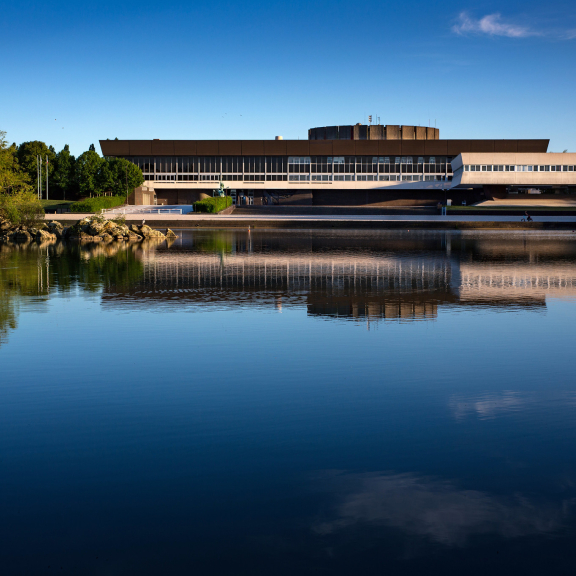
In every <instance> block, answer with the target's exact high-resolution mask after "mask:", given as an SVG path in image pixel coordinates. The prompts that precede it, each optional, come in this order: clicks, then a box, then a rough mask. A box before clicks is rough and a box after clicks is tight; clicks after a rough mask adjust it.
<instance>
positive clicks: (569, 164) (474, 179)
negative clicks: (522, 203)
mask: <svg viewBox="0 0 576 576" xmlns="http://www.w3.org/2000/svg"><path fill="white" fill-rule="evenodd" d="M451 164H452V171H453V176H452V182H451V185H450V190H451V191H452V190H454V191H455V190H471V191H474V190H481V191H483V192H484V193H485V194H488V195H489V196H490V197H496V198H503V197H505V196H506V195H508V194H529V195H541V194H555V195H559V194H576V154H566V153H563V154H558V153H546V154H544V153H540V154H530V153H528V154H526V153H510V152H508V153H488V154H486V153H462V154H459V155H458V156H457V157H456V158H454V160H452V162H451Z"/></svg>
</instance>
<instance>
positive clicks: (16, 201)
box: [0, 189, 44, 226]
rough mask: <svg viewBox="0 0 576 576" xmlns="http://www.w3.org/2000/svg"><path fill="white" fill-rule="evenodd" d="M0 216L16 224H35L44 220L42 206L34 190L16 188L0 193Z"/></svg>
mask: <svg viewBox="0 0 576 576" xmlns="http://www.w3.org/2000/svg"><path fill="white" fill-rule="evenodd" d="M0 217H2V218H4V219H6V220H8V221H9V222H11V223H12V224H14V225H16V226H17V225H19V224H23V225H25V226H36V225H38V224H40V223H42V222H43V221H44V208H43V207H42V203H41V202H40V200H39V199H38V196H37V195H36V192H33V191H32V190H30V189H28V190H17V191H13V192H12V193H10V194H0Z"/></svg>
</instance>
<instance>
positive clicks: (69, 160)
mask: <svg viewBox="0 0 576 576" xmlns="http://www.w3.org/2000/svg"><path fill="white" fill-rule="evenodd" d="M54 166H55V167H54V175H53V177H52V181H53V183H54V185H55V186H56V187H57V189H58V190H59V191H60V192H61V193H62V198H63V199H64V200H66V195H68V198H71V197H72V196H75V195H76V188H77V187H76V173H75V170H76V158H74V156H73V155H72V154H70V146H68V144H66V145H65V146H64V148H62V150H61V151H60V152H58V154H56V160H55V162H54Z"/></svg>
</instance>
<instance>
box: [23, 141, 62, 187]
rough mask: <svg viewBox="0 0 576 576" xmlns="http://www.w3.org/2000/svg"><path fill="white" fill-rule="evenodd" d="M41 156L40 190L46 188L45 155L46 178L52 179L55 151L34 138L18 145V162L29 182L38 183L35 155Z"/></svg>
mask: <svg viewBox="0 0 576 576" xmlns="http://www.w3.org/2000/svg"><path fill="white" fill-rule="evenodd" d="M37 156H41V157H42V190H45V189H46V157H48V180H49V181H50V180H51V179H52V174H53V173H54V160H55V158H56V153H55V151H54V148H52V149H51V148H49V147H48V146H46V144H45V143H44V142H40V141H38V140H34V141H33V142H24V143H23V144H20V146H18V163H19V164H20V167H21V168H22V170H24V172H26V173H27V174H28V177H29V179H30V182H33V183H34V184H36V185H38V171H37V164H36V157H37Z"/></svg>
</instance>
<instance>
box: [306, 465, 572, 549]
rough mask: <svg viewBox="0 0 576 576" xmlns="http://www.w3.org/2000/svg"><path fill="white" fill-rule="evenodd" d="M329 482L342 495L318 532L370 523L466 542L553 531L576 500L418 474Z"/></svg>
mask: <svg viewBox="0 0 576 576" xmlns="http://www.w3.org/2000/svg"><path fill="white" fill-rule="evenodd" d="M330 482H334V489H335V490H336V492H338V493H340V494H341V501H340V503H339V504H337V507H336V514H335V515H336V518H334V519H332V520H326V521H322V522H318V523H316V524H315V525H314V526H313V530H314V531H315V532H316V533H317V534H319V535H329V534H333V533H336V532H339V531H342V530H345V529H348V528H352V527H355V526H359V525H361V524H369V525H376V526H377V525H380V526H385V527H389V528H396V529H399V530H401V531H403V532H404V533H406V534H409V535H414V536H423V537H426V538H428V539H429V540H431V541H433V542H437V543H441V544H444V545H447V546H463V545H464V544H465V543H466V541H467V540H468V539H469V538H470V537H472V536H475V535H482V534H494V535H498V536H500V537H504V538H514V537H519V536H527V535H533V534H543V533H552V532H554V531H556V530H558V529H559V528H561V527H562V525H563V522H564V520H565V519H566V518H567V516H568V515H569V514H570V512H571V508H572V504H573V502H572V500H566V501H564V502H563V503H561V504H538V503H534V502H531V501H530V500H528V499H526V498H524V497H522V496H518V495H516V496H514V497H513V498H509V499H506V498H502V497H496V496H491V495H490V494H487V493H485V492H481V491H478V490H464V489H461V488H458V487H456V486H455V485H454V484H453V483H451V482H448V481H444V480H438V479H434V478H428V477H422V476H416V475H413V474H385V473H370V474H336V475H335V476H332V477H331V478H330Z"/></svg>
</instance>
